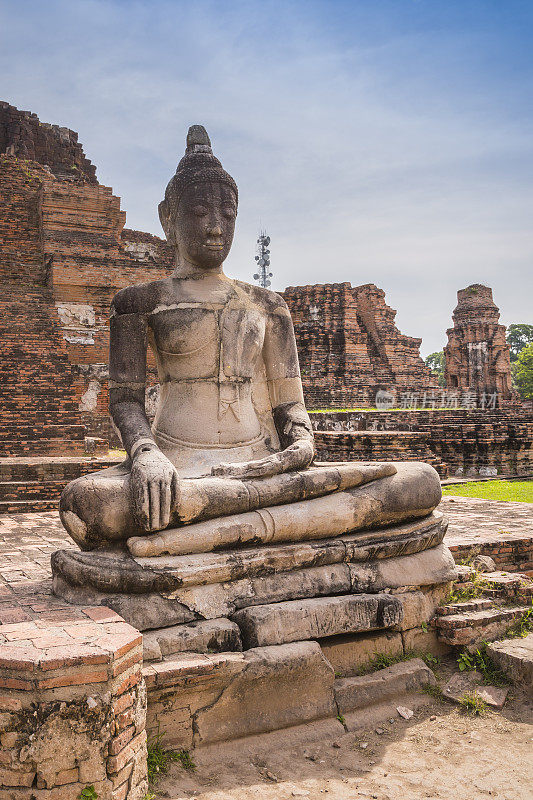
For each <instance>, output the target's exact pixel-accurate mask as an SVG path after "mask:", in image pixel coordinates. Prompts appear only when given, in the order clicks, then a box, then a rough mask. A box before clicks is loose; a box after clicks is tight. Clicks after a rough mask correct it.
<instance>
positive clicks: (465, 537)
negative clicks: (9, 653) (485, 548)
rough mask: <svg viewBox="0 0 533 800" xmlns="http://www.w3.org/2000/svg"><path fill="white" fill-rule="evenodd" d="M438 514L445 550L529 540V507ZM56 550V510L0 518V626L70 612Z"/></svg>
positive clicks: (467, 503)
mask: <svg viewBox="0 0 533 800" xmlns="http://www.w3.org/2000/svg"><path fill="white" fill-rule="evenodd" d="M438 510H439V511H443V512H444V514H445V515H446V516H447V517H448V519H449V520H450V527H449V530H448V533H447V535H446V538H445V543H446V544H447V545H448V546H449V547H455V546H458V545H459V546H461V545H478V544H482V543H487V542H498V541H501V540H502V539H505V540H506V541H509V542H511V543H512V542H513V541H518V540H523V539H533V504H532V503H504V502H499V501H495V500H479V499H476V498H466V497H445V498H444V499H443V500H442V502H441V504H440V506H439V509H438ZM58 549H73V550H76V549H77V547H76V545H75V544H74V543H73V542H72V541H71V540H70V539H69V537H68V536H67V534H66V532H65V530H64V529H63V526H62V525H61V522H60V520H59V514H58V513H57V511H45V512H40V513H24V514H1V515H0V624H6V623H10V622H19V621H20V622H22V621H25V620H28V619H34V618H36V617H37V616H39V617H40V618H41V619H42V614H49V615H52V619H57V620H60V619H61V618H64V617H65V616H68V614H69V613H72V606H69V605H68V604H67V603H65V601H63V600H60V599H58V598H55V597H52V595H51V594H50V576H51V570H50V555H51V554H52V553H53V552H54V551H55V550H58Z"/></svg>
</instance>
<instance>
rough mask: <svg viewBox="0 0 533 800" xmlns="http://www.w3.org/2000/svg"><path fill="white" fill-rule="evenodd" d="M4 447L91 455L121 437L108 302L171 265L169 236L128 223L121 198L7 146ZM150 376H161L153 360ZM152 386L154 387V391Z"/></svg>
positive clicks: (0, 224)
mask: <svg viewBox="0 0 533 800" xmlns="http://www.w3.org/2000/svg"><path fill="white" fill-rule="evenodd" d="M0 189H1V192H0V194H1V198H2V209H1V213H0V274H1V277H2V296H1V297H0V315H1V321H0V338H1V341H0V356H1V358H2V364H3V366H2V381H1V382H0V399H1V400H2V412H1V416H0V445H2V447H1V453H2V455H17V454H33V455H38V454H44V453H53V454H56V455H75V454H81V453H83V450H84V438H85V436H96V437H101V438H103V439H110V440H111V441H112V443H113V444H118V439H117V437H116V434H115V432H114V431H113V428H112V425H111V422H110V419H109V413H108V387H107V379H108V362H109V308H110V303H111V300H112V298H113V295H114V294H115V293H116V292H117V291H118V290H119V289H120V288H123V287H125V286H131V285H132V284H135V283H142V282H145V281H151V280H158V279H159V278H162V277H166V276H167V275H168V274H169V273H170V272H171V270H172V252H171V250H170V248H169V247H168V245H167V244H166V243H165V242H164V241H162V240H161V239H158V237H155V236H152V235H150V234H144V233H142V232H138V231H130V230H126V231H123V225H124V221H125V214H124V212H123V211H121V209H120V198H118V197H116V196H114V195H113V193H112V190H111V189H109V188H108V187H105V186H101V185H98V184H91V183H88V182H87V181H85V180H83V179H78V180H69V181H66V180H64V179H57V178H55V176H54V175H52V174H51V173H50V172H49V171H48V170H46V169H44V168H43V167H42V165H39V164H37V163H36V162H32V161H29V160H27V159H20V158H17V157H15V156H9V155H4V156H0ZM148 371H149V383H150V384H151V385H152V386H153V385H155V384H156V383H157V376H156V370H155V363H154V361H153V359H152V358H151V356H150V355H149V359H148ZM151 391H152V393H153V390H151Z"/></svg>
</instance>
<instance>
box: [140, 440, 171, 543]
mask: <svg viewBox="0 0 533 800" xmlns="http://www.w3.org/2000/svg"><path fill="white" fill-rule="evenodd" d="M178 489H179V481H178V473H177V472H176V470H175V468H174V466H173V464H172V463H171V462H170V461H169V460H168V458H167V457H166V456H165V455H163V453H162V452H161V450H159V449H158V448H157V447H155V446H154V447H152V448H144V447H141V448H139V450H137V452H136V453H135V455H134V457H133V463H132V467H131V477H130V493H131V503H132V507H133V514H134V517H135V519H136V520H137V522H138V523H139V525H140V526H141V528H143V530H145V531H160V530H163V529H164V528H166V527H168V525H169V523H170V514H171V512H172V509H173V507H174V506H175V504H176V501H177V498H178Z"/></svg>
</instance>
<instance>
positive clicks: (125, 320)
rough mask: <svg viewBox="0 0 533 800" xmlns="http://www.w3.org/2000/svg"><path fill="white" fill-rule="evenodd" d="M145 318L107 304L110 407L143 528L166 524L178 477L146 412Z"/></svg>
mask: <svg viewBox="0 0 533 800" xmlns="http://www.w3.org/2000/svg"><path fill="white" fill-rule="evenodd" d="M146 349H147V333H146V317H145V315H143V314H140V313H127V314H120V313H117V309H116V307H115V306H114V305H113V306H112V315H111V323H110V345H109V410H110V412H111V416H112V418H113V422H114V423H115V425H116V426H117V428H118V430H119V432H120V435H121V437H122V443H123V445H124V448H125V449H126V452H127V453H128V455H129V456H130V458H131V462H132V464H131V474H130V499H131V504H132V511H133V514H134V516H135V518H136V519H137V521H138V522H139V524H140V525H141V526H142V527H143V528H144V530H146V531H155V530H161V529H162V528H166V527H167V526H168V524H169V522H170V514H171V511H172V508H173V506H174V504H175V502H176V500H177V496H178V488H179V487H178V475H177V472H176V470H175V468H174V466H173V465H172V464H171V462H170V461H169V460H168V458H167V457H166V456H165V455H164V454H163V453H162V452H161V451H160V450H159V448H158V446H157V444H156V443H155V440H154V437H153V436H152V430H151V427H150V422H149V421H148V417H147V416H146V410H145V386H146Z"/></svg>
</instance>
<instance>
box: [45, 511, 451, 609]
mask: <svg viewBox="0 0 533 800" xmlns="http://www.w3.org/2000/svg"><path fill="white" fill-rule="evenodd" d="M446 527H447V522H446V520H445V519H444V518H443V516H442V514H441V513H440V512H436V511H434V512H433V513H432V514H430V515H429V516H428V517H424V518H423V519H419V520H416V521H414V522H409V523H404V524H401V525H393V526H390V527H388V528H386V529H384V530H377V531H371V530H366V531H361V532H360V533H357V534H348V535H346V536H342V537H340V536H339V537H336V538H334V539H325V540H318V541H311V542H298V543H295V544H279V545H263V546H262V547H253V548H246V549H241V550H238V551H222V552H220V553H198V554H191V555H182V556H158V557H152V558H132V557H131V556H130V555H129V554H127V553H116V552H105V551H103V552H100V551H99V552H98V553H83V552H72V551H65V550H59V551H57V552H56V553H54V554H53V556H52V569H53V572H54V574H60V575H61V576H62V577H63V578H64V579H65V580H66V581H67V582H68V583H70V584H72V585H79V586H84V587H87V586H93V587H94V588H95V589H97V590H99V591H102V592H107V591H113V592H129V593H133V594H138V593H143V592H150V591H162V592H170V591H172V590H173V589H177V588H179V587H181V586H183V587H187V586H191V585H192V586H195V585H201V584H212V583H222V582H227V581H237V580H239V579H240V578H255V577H263V576H267V575H273V574H279V573H280V572H287V571H289V570H297V569H300V568H306V567H318V566H322V565H327V564H336V563H339V562H343V561H354V562H359V561H365V562H372V561H373V560H374V559H386V558H393V557H395V556H402V555H411V554H413V553H417V552H420V551H422V550H425V549H428V548H432V547H436V546H437V545H438V544H440V543H441V542H442V539H443V537H444V534H445V532H446Z"/></svg>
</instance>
